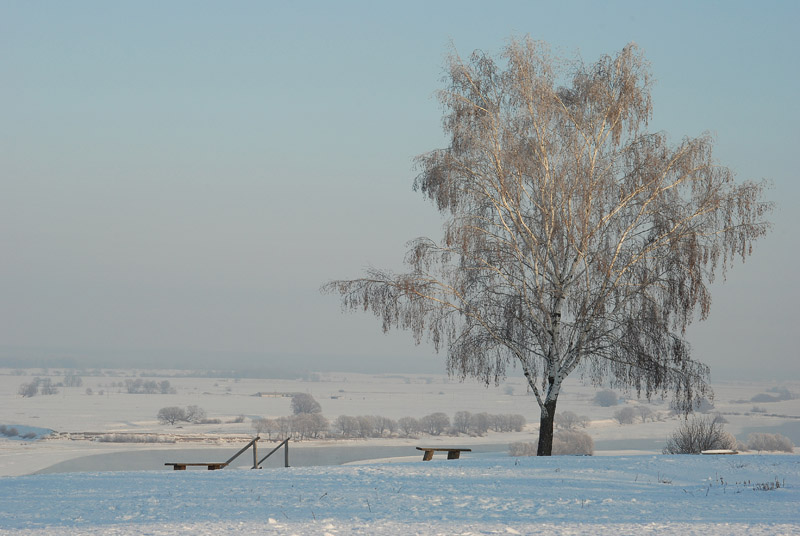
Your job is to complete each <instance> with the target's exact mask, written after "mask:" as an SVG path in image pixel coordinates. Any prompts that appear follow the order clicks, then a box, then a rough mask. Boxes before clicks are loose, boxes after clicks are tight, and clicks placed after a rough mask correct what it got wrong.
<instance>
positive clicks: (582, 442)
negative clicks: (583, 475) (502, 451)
mask: <svg viewBox="0 0 800 536" xmlns="http://www.w3.org/2000/svg"><path fill="white" fill-rule="evenodd" d="M537 450H538V448H537V444H536V443H531V442H524V441H520V442H517V443H511V444H510V445H509V446H508V455H509V456H516V457H522V456H536V452H537ZM552 453H553V456H591V455H592V454H594V441H593V440H592V438H591V436H589V434H587V433H586V432H580V431H578V430H564V431H560V432H557V433H556V434H555V435H554V436H553V452H552Z"/></svg>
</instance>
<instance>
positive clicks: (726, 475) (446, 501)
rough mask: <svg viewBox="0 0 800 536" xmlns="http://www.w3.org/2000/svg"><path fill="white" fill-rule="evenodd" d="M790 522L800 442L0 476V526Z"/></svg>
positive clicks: (528, 527)
mask: <svg viewBox="0 0 800 536" xmlns="http://www.w3.org/2000/svg"><path fill="white" fill-rule="evenodd" d="M220 533H230V534H244V535H255V534H297V535H311V534H314V535H343V534H363V535H398V534H424V535H436V534H460V535H468V534H472V535H477V534H546V535H547V534H572V535H583V534H585V535H590V534H592V535H600V536H604V535H614V536H618V535H621V534H636V535H650V534H698V535H699V534H703V535H709V534H718V535H748V536H751V535H769V536H776V535H781V534H800V456H796V455H786V456H778V455H764V456H762V455H738V456H677V457H670V456H662V455H653V456H610V457H553V458H512V457H509V456H507V455H501V454H485V455H466V457H465V458H462V459H461V460H445V459H434V460H433V461H430V462H422V461H416V462H412V463H403V464H381V463H377V464H359V465H347V466H328V467H300V468H288V469H283V468H281V469H262V470H236V469H228V470H222V471H213V472H209V471H204V470H197V471H191V470H189V471H184V472H172V471H169V472H157V471H142V472H105V473H72V474H51V475H32V476H22V477H6V478H2V479H0V535H3V536H5V535H11V534H15V535H16V534H22V535H45V534H47V535H52V534H92V535H101V534H102V535H109V534H110V535H134V534H152V535H169V534H193V535H202V534H220Z"/></svg>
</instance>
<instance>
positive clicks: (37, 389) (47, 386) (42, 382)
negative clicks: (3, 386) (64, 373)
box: [17, 376, 58, 398]
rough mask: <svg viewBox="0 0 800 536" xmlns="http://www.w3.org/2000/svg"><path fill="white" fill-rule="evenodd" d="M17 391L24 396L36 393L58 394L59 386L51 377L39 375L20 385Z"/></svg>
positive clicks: (31, 395)
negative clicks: (40, 376)
mask: <svg viewBox="0 0 800 536" xmlns="http://www.w3.org/2000/svg"><path fill="white" fill-rule="evenodd" d="M17 392H18V393H19V394H20V396H22V397H24V398H30V397H33V396H36V395H55V394H58V387H57V384H54V383H53V382H52V380H50V378H39V377H38V376H37V377H35V378H34V379H33V380H32V381H30V382H28V383H23V384H22V385H20V386H19V390H18V391H17Z"/></svg>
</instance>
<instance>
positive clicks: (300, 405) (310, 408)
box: [292, 393, 322, 415]
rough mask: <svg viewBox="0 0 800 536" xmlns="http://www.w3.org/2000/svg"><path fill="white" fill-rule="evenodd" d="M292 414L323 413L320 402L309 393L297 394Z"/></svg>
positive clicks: (293, 398) (293, 397)
mask: <svg viewBox="0 0 800 536" xmlns="http://www.w3.org/2000/svg"><path fill="white" fill-rule="evenodd" d="M292 413H294V414H295V415H299V414H300V413H322V407H321V406H320V405H319V402H317V401H316V399H315V398H314V397H313V396H311V395H310V394H308V393H297V394H295V395H294V396H292Z"/></svg>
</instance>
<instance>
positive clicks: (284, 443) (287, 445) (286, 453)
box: [253, 437, 289, 469]
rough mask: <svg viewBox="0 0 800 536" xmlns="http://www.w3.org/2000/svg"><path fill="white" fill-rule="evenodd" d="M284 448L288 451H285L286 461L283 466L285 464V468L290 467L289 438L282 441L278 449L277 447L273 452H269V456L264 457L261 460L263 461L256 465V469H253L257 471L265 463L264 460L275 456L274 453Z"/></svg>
mask: <svg viewBox="0 0 800 536" xmlns="http://www.w3.org/2000/svg"><path fill="white" fill-rule="evenodd" d="M284 446H285V447H286V450H285V451H284V460H283V464H284V465H283V466H284V467H289V438H288V437H287V438H286V439H284V440H283V441H281V442H280V443H278V446H277V447H275V448H274V449H272V450H271V451H269V454H267V455H266V456H264V457H263V458H261V459H260V460H259V461H258V463H257V464H256V466H255V467H253V469H256V468H257V467H259V466H260V465H261V464H262V463H264V460H266V459H267V458H269V457H270V456H272V454H273V453H274V452H275V451H276V450H278V449H279V448H281V447H284Z"/></svg>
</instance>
